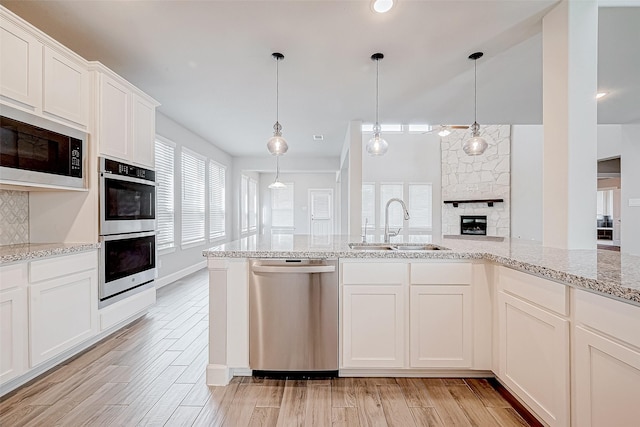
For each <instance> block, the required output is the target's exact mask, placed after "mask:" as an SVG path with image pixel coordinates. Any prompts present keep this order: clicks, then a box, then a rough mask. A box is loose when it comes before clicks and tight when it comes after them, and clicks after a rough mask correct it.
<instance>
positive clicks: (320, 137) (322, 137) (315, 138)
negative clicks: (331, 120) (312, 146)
mask: <svg viewBox="0 0 640 427" xmlns="http://www.w3.org/2000/svg"><path fill="white" fill-rule="evenodd" d="M313 140H314V141H322V140H324V135H313Z"/></svg>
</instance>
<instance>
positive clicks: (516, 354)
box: [497, 269, 570, 426]
mask: <svg viewBox="0 0 640 427" xmlns="http://www.w3.org/2000/svg"><path fill="white" fill-rule="evenodd" d="M505 272H506V274H501V276H500V279H499V280H500V283H499V285H498V289H499V291H498V357H499V364H498V366H499V368H498V372H497V375H498V377H499V378H500V380H502V382H503V383H504V384H505V385H506V386H507V387H509V388H510V389H511V391H512V392H514V393H515V394H516V395H517V396H518V397H519V398H520V399H521V400H522V401H523V402H524V403H526V404H527V405H528V406H529V407H530V408H531V409H532V410H533V411H534V412H535V413H536V414H537V415H538V416H539V417H540V418H542V420H543V421H544V422H546V423H547V424H549V425H550V426H568V425H569V414H570V412H569V408H570V406H569V405H570V399H569V384H570V377H569V358H570V353H569V327H570V323H569V320H568V319H567V318H565V317H564V316H562V315H559V314H557V313H554V312H552V311H550V310H547V309H545V308H543V307H545V304H544V298H548V297H549V295H547V294H545V295H543V298H541V299H538V297H539V296H540V295H539V294H538V293H537V291H539V290H540V287H539V286H537V284H534V283H528V280H529V278H530V279H531V280H534V281H538V280H542V279H539V278H535V277H533V276H529V275H526V274H524V273H519V272H514V271H509V270H506V269H503V273H505ZM511 281H513V286H512V283H510V282H511ZM545 282H548V285H549V286H551V287H552V288H553V286H558V287H560V288H558V290H559V291H564V288H566V287H565V286H564V285H560V284H557V283H554V282H549V281H545ZM529 290H531V292H530V293H529ZM511 292H520V295H522V294H524V295H527V296H529V297H531V298H532V299H534V301H531V300H527V299H524V298H521V297H518V296H517V295H514V294H512V293H511ZM560 295H561V296H560V298H563V295H562V294H560ZM556 302H557V305H558V306H560V307H562V306H564V302H563V301H556Z"/></svg>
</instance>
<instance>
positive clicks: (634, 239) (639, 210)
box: [620, 124, 640, 255]
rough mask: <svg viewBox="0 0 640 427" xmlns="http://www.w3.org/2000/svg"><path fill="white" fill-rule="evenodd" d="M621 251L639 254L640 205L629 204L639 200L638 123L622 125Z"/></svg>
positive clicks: (639, 147)
mask: <svg viewBox="0 0 640 427" xmlns="http://www.w3.org/2000/svg"><path fill="white" fill-rule="evenodd" d="M621 136H622V138H621V143H622V144H621V145H622V155H621V157H620V175H621V182H622V185H621V186H622V203H621V204H622V206H621V218H620V219H621V232H620V234H621V244H620V250H621V252H625V253H629V254H634V255H640V206H635V207H634V206H629V200H630V199H636V200H640V166H639V165H640V124H632V125H622V129H621Z"/></svg>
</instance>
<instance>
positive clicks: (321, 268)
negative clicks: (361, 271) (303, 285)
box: [252, 265, 336, 273]
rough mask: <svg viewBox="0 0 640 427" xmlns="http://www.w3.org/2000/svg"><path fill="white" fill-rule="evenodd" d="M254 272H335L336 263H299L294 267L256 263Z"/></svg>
mask: <svg viewBox="0 0 640 427" xmlns="http://www.w3.org/2000/svg"><path fill="white" fill-rule="evenodd" d="M252 270H253V272H254V273H333V272H334V271H336V267H335V265H309V266H306V265H298V266H292V267H278V266H273V265H255V266H253V268H252Z"/></svg>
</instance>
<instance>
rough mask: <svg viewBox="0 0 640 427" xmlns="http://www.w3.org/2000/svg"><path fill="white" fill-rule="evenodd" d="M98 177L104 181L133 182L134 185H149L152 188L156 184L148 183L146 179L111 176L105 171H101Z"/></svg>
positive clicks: (111, 174)
mask: <svg viewBox="0 0 640 427" xmlns="http://www.w3.org/2000/svg"><path fill="white" fill-rule="evenodd" d="M100 177H101V178H104V179H115V180H117V181H125V182H134V183H136V184H145V185H151V186H153V187H155V186H156V183H155V182H154V181H149V180H148V179H142V178H133V177H130V176H122V175H116V174H113V173H110V172H105V171H101V172H100Z"/></svg>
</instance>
